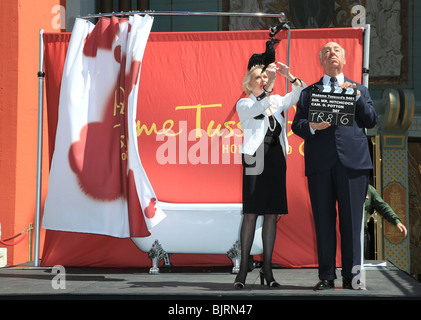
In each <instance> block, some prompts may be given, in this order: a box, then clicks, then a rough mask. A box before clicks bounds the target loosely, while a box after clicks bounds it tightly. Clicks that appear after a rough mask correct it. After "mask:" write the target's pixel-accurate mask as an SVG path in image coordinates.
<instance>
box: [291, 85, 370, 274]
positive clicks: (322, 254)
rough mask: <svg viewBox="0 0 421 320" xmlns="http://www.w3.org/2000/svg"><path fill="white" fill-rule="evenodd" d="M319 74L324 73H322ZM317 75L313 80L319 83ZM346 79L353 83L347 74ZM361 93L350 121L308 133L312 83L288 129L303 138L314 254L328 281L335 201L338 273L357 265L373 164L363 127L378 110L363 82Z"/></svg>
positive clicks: (333, 251)
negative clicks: (351, 124) (347, 124)
mask: <svg viewBox="0 0 421 320" xmlns="http://www.w3.org/2000/svg"><path fill="white" fill-rule="evenodd" d="M322 79H323V78H322ZM322 79H321V80H320V81H319V82H317V83H316V84H323V83H322ZM345 81H348V82H352V83H355V82H353V81H351V80H349V79H347V78H345ZM357 89H358V90H359V91H360V92H361V96H360V97H359V98H358V100H357V103H356V108H355V109H356V110H355V119H354V125H353V126H349V127H348V126H335V125H332V126H330V127H328V128H327V129H324V130H316V132H315V133H314V134H312V133H311V130H310V126H309V121H308V112H309V104H310V92H311V86H309V87H308V88H306V89H304V90H303V91H302V93H301V96H300V99H299V101H298V103H297V112H296V115H295V117H294V121H293V123H292V126H291V128H292V131H293V132H294V133H295V134H297V135H298V136H300V137H301V138H303V139H304V140H305V141H304V159H305V174H306V176H307V181H308V187H309V193H310V200H311V206H312V211H313V217H314V225H315V230H316V238H317V251H318V259H319V278H320V279H322V280H333V279H335V278H336V274H335V256H336V215H337V213H336V202H337V204H338V211H339V224H340V232H341V253H342V276H343V277H345V278H347V279H352V275H353V274H354V275H355V274H356V273H357V272H355V270H354V271H353V272H352V268H353V267H354V266H358V265H361V241H360V237H361V230H362V229H361V228H362V219H363V206H364V200H365V196H366V192H367V187H368V178H369V170H370V169H372V162H371V157H370V152H369V149H368V141H367V137H366V134H365V129H366V128H372V127H374V126H375V125H376V123H377V114H376V112H375V110H374V108H373V102H372V100H371V98H370V94H369V92H368V90H367V88H366V87H364V86H362V85H360V84H357Z"/></svg>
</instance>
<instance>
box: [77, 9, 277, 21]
mask: <svg viewBox="0 0 421 320" xmlns="http://www.w3.org/2000/svg"><path fill="white" fill-rule="evenodd" d="M134 14H139V15H146V14H148V15H150V16H237V17H262V18H284V17H285V14H284V13H283V12H280V13H278V14H274V13H261V12H256V13H241V12H192V11H155V10H146V11H127V12H123V11H121V12H112V13H98V14H88V15H87V16H79V17H78V18H80V19H93V18H100V17H112V16H130V15H134Z"/></svg>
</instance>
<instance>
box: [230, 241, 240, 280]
mask: <svg viewBox="0 0 421 320" xmlns="http://www.w3.org/2000/svg"><path fill="white" fill-rule="evenodd" d="M227 254H228V257H229V258H230V259H231V261H232V264H233V267H232V273H238V272H239V271H240V262H241V244H240V241H239V240H237V241H236V242H235V243H234V245H233V246H232V248H231V249H230V250H228V252H227Z"/></svg>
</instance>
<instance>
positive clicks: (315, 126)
mask: <svg viewBox="0 0 421 320" xmlns="http://www.w3.org/2000/svg"><path fill="white" fill-rule="evenodd" d="M310 127H312V128H313V129H314V130H323V129H326V128H329V127H330V123H329V122H326V121H324V122H319V123H317V122H310Z"/></svg>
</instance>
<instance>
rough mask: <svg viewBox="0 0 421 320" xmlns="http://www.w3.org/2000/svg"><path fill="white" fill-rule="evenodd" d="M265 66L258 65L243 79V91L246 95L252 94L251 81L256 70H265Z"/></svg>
mask: <svg viewBox="0 0 421 320" xmlns="http://www.w3.org/2000/svg"><path fill="white" fill-rule="evenodd" d="M263 68H264V65H256V66H253V67H251V68H250V70H248V71H247V73H246V75H245V76H244V79H243V90H244V92H245V93H246V94H250V93H251V88H250V86H249V85H250V80H251V74H252V73H253V71H254V70H256V69H263Z"/></svg>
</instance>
